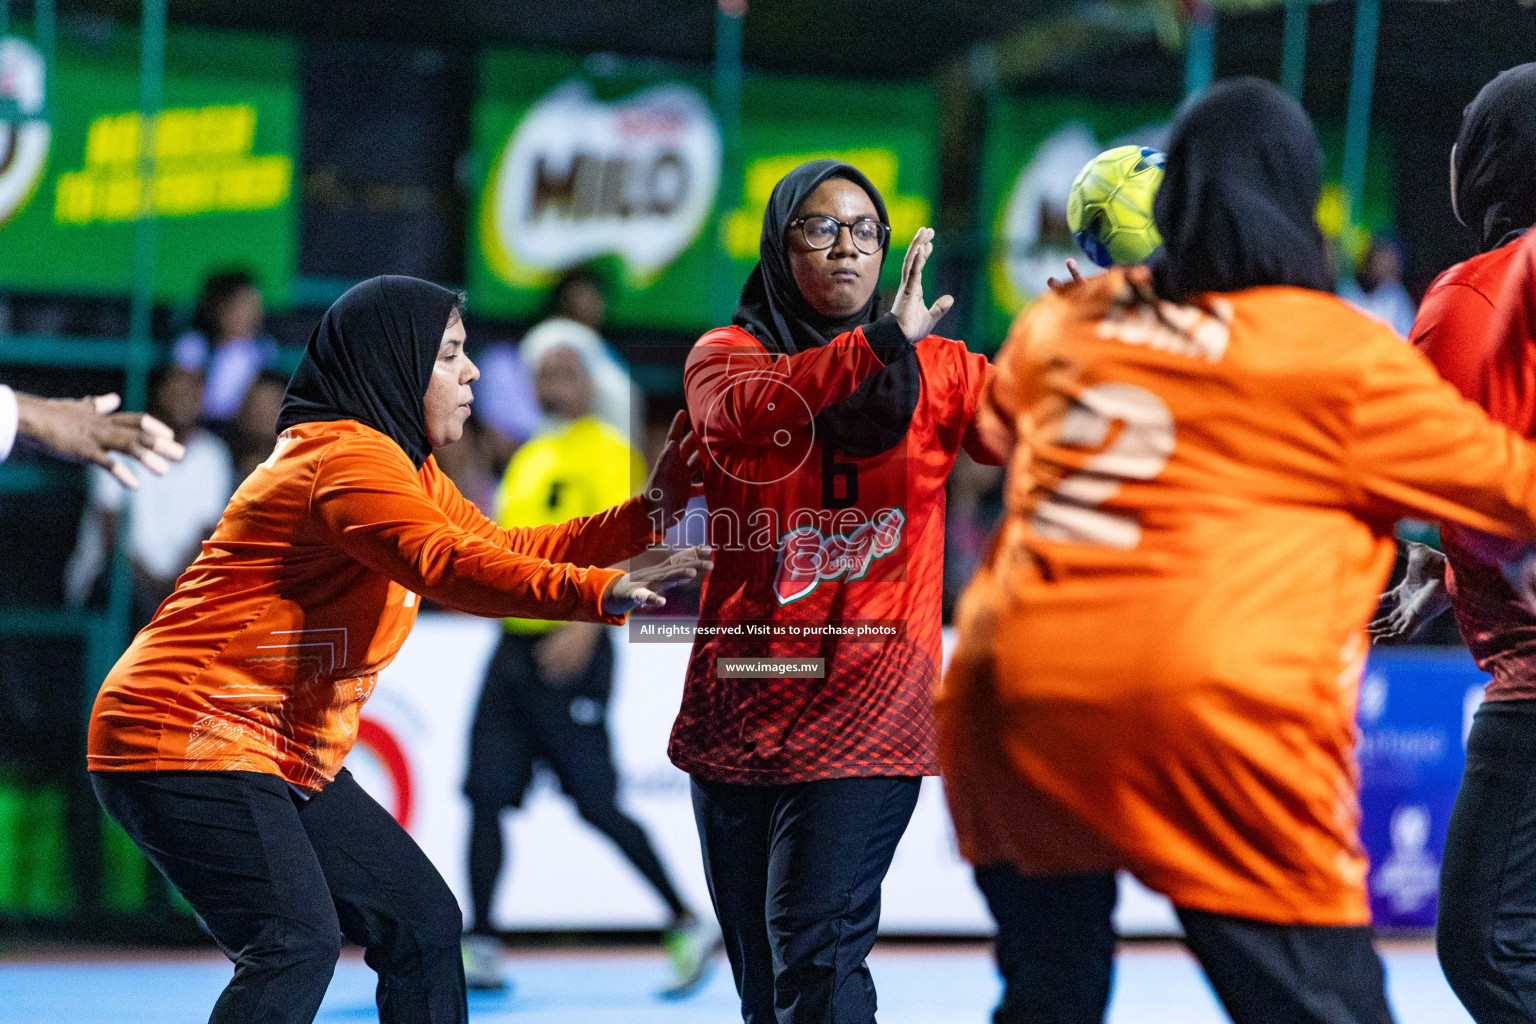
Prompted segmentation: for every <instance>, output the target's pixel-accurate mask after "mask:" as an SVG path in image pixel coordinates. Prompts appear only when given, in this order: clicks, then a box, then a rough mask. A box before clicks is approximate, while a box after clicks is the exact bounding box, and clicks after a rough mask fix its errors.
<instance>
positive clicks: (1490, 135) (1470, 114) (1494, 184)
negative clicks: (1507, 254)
mask: <svg viewBox="0 0 1536 1024" xmlns="http://www.w3.org/2000/svg"><path fill="white" fill-rule="evenodd" d="M1454 159H1455V162H1456V219H1457V220H1459V221H1461V222H1462V223H1463V224H1465V225H1466V226H1467V227H1469V228H1471V229H1472V230H1473V231H1476V232H1477V233H1478V247H1479V248H1480V249H1481V250H1482V251H1483V252H1487V251H1488V250H1490V249H1497V248H1498V247H1499V246H1501V245H1503V244H1504V243H1505V242H1507V241H1509V240H1510V239H1511V238H1515V237H1518V236H1519V235H1520V234H1521V233H1522V232H1524V231H1525V229H1526V228H1528V227H1530V226H1531V224H1532V223H1533V222H1536V64H1521V65H1520V66H1519V67H1513V68H1510V69H1509V70H1508V71H1505V72H1504V73H1503V74H1501V75H1499V77H1497V78H1495V79H1494V80H1493V81H1491V82H1489V83H1488V84H1487V85H1485V86H1483V88H1482V90H1481V91H1480V92H1479V93H1478V94H1477V96H1476V98H1475V99H1473V100H1472V102H1471V103H1468V104H1467V109H1466V110H1465V111H1463V112H1462V115H1461V131H1460V133H1458V134H1457V136H1456V154H1455V158H1454Z"/></svg>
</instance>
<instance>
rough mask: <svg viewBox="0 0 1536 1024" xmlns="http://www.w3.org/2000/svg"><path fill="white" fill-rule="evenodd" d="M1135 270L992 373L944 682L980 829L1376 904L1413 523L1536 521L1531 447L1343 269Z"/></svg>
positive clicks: (1060, 851) (1135, 862)
mask: <svg viewBox="0 0 1536 1024" xmlns="http://www.w3.org/2000/svg"><path fill="white" fill-rule="evenodd" d="M1130 280H1131V279H1129V278H1128V277H1127V276H1126V274H1125V273H1124V272H1120V271H1112V272H1110V273H1107V274H1104V275H1102V276H1100V277H1097V278H1094V279H1091V280H1090V281H1089V282H1087V283H1085V284H1083V285H1079V286H1077V287H1074V288H1072V289H1069V290H1068V291H1067V292H1066V293H1064V294H1061V295H1053V296H1050V297H1047V298H1045V299H1044V300H1042V301H1041V302H1039V303H1038V304H1037V305H1036V306H1035V307H1034V308H1033V309H1032V310H1031V311H1030V312H1028V313H1027V314H1026V315H1025V316H1024V317H1023V318H1022V319H1021V320H1020V321H1019V322H1018V323H1017V324H1016V325H1015V327H1014V330H1013V332H1012V334H1011V335H1010V338H1009V341H1008V343H1007V345H1006V346H1005V348H1004V350H1003V352H1002V353H1001V354H1000V356H999V359H998V364H997V371H996V374H995V375H994V379H993V381H992V383H991V384H990V385H989V387H988V389H987V392H986V395H985V397H984V405H985V406H986V408H987V410H988V411H989V413H990V415H993V416H995V417H996V418H997V419H998V420H999V421H1001V422H1002V423H1004V424H1006V425H1007V426H1008V428H1009V429H1010V431H1011V434H1012V439H1013V450H1012V454H1011V457H1010V464H1009V480H1008V485H1007V493H1006V514H1005V517H1004V520H1003V522H1002V524H1001V525H1000V527H999V531H998V534H997V536H996V537H995V538H994V542H993V546H992V550H991V552H990V555H989V558H988V561H987V563H986V565H985V566H984V567H983V569H982V570H981V571H980V573H979V574H978V576H977V578H976V580H975V581H974V582H973V584H972V586H971V587H970V589H969V590H968V591H967V593H966V595H965V597H964V599H963V600H962V602H961V605H960V608H959V611H958V616H957V617H958V620H959V626H960V640H959V644H958V648H957V650H956V653H955V655H954V659H953V661H952V664H951V667H950V669H949V671H948V673H947V675H946V677H945V680H944V683H943V685H942V687H941V688H940V692H939V696H938V700H937V710H938V717H939V741H940V763H941V767H942V769H943V771H944V774H945V776H946V787H947V789H946V791H947V793H948V795H949V800H950V804H951V810H952V813H953V816H954V820H955V824H956V828H957V832H958V835H959V839H960V843H961V847H962V851H963V852H964V854H965V855H966V857H967V858H968V859H970V860H971V861H973V862H974V863H977V864H987V863H997V862H1011V863H1013V864H1014V865H1016V866H1017V867H1019V868H1020V869H1022V870H1024V871H1026V872H1034V873H1063V872H1075V871H1096V870H1108V869H1114V868H1120V867H1125V868H1129V869H1130V870H1132V871H1133V872H1135V873H1136V874H1137V875H1138V876H1139V877H1140V878H1141V880H1142V881H1144V882H1145V883H1147V884H1148V885H1149V886H1151V887H1152V888H1154V889H1157V890H1159V891H1161V892H1163V893H1166V894H1167V895H1169V896H1170V897H1171V898H1172V899H1173V900H1174V902H1175V903H1177V904H1178V905H1180V906H1184V907H1190V908H1193V909H1199V910H1207V911H1212V912H1216V913H1224V914H1237V915H1241V916H1244V917H1249V918H1257V919H1260V920H1266V921H1272V922H1276V923H1285V924H1318V925H1349V924H1361V923H1364V922H1366V921H1368V920H1369V910H1368V906H1367V902H1366V895H1365V888H1364V881H1365V874H1366V859H1365V853H1364V850H1363V849H1362V847H1361V845H1360V842H1359V838H1358V820H1359V810H1358V804H1357V770H1356V764H1355V759H1354V742H1355V726H1354V714H1355V700H1356V684H1357V682H1358V678H1359V674H1360V670H1361V667H1362V665H1363V662H1364V658H1365V653H1366V649H1367V645H1366V640H1365V636H1364V627H1365V623H1366V621H1367V618H1368V616H1369V614H1370V613H1371V611H1372V609H1373V608H1374V607H1375V604H1376V599H1377V595H1378V594H1379V593H1380V589H1381V586H1382V584H1383V583H1384V581H1385V579H1386V576H1387V573H1388V571H1389V569H1390V567H1391V564H1392V561H1393V553H1394V541H1393V538H1392V534H1391V530H1392V526H1393V523H1394V522H1395V520H1396V519H1398V518H1399V517H1401V516H1404V515H1408V514H1414V515H1418V516H1421V517H1426V518H1443V519H1446V520H1450V521H1455V522H1460V523H1465V524H1468V525H1472V526H1475V527H1477V528H1478V529H1482V530H1487V531H1490V532H1493V533H1498V534H1501V535H1504V536H1508V537H1513V538H1516V539H1521V540H1528V539H1530V538H1531V537H1533V536H1536V459H1533V455H1532V451H1531V450H1530V449H1529V448H1527V446H1526V445H1525V443H1524V442H1523V441H1521V440H1520V439H1519V438H1518V437H1517V436H1516V435H1515V434H1513V433H1511V432H1510V431H1508V430H1507V429H1505V428H1503V427H1501V426H1498V425H1496V424H1494V423H1492V422H1490V421H1489V420H1488V418H1487V417H1486V416H1485V415H1483V414H1482V413H1481V412H1480V410H1478V409H1477V408H1475V407H1474V406H1472V405H1471V404H1470V403H1467V402H1464V401H1462V399H1461V397H1460V396H1459V395H1458V394H1457V393H1456V391H1455V390H1454V389H1453V388H1452V387H1451V386H1450V385H1448V384H1446V383H1445V382H1444V381H1442V380H1441V379H1440V378H1439V377H1438V376H1437V375H1436V374H1435V371H1434V369H1433V368H1432V367H1431V366H1430V364H1429V362H1428V361H1427V360H1425V359H1424V357H1423V356H1422V355H1420V354H1419V353H1418V352H1416V351H1414V350H1413V349H1412V348H1410V347H1409V346H1407V345H1404V344H1403V343H1402V342H1401V341H1400V340H1398V338H1397V337H1396V336H1395V335H1394V334H1393V333H1392V332H1391V331H1390V330H1389V329H1387V328H1386V327H1385V326H1383V325H1381V324H1379V323H1377V322H1376V321H1373V320H1370V319H1368V318H1366V317H1364V316H1362V315H1360V314H1358V313H1356V312H1354V311H1353V310H1352V309H1350V307H1348V306H1347V305H1345V304H1344V303H1343V302H1342V301H1340V300H1338V299H1336V298H1335V297H1333V296H1331V295H1327V294H1324V293H1321V292H1316V291H1311V290H1305V289H1299V288H1290V287H1259V288H1250V289H1246V290H1243V291H1238V292H1232V293H1230V294H1225V295H1209V296H1205V297H1203V298H1202V299H1200V300H1199V303H1198V305H1175V304H1172V303H1169V302H1166V301H1158V300H1155V299H1153V298H1152V297H1151V296H1150V294H1149V293H1148V292H1147V291H1146V290H1145V289H1144V288H1142V289H1138V288H1135V287H1132V285H1131V284H1130Z"/></svg>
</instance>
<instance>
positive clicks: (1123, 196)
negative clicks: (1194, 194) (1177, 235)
mask: <svg viewBox="0 0 1536 1024" xmlns="http://www.w3.org/2000/svg"><path fill="white" fill-rule="evenodd" d="M1165 160H1166V158H1165V157H1164V156H1163V154H1162V153H1159V152H1158V151H1157V150H1155V149H1148V148H1147V147H1145V146H1116V147H1115V148H1114V149H1108V150H1105V151H1104V152H1102V153H1100V154H1099V155H1098V156H1096V157H1094V158H1093V159H1092V160H1090V161H1088V163H1087V165H1086V166H1084V167H1083V169H1082V171H1081V172H1079V174H1078V176H1077V180H1076V181H1074V182H1073V183H1072V194H1071V195H1070V196H1068V197H1067V227H1069V228H1071V229H1072V237H1073V238H1075V239H1077V244H1078V246H1079V247H1080V248H1081V249H1082V250H1083V252H1085V253H1086V254H1087V255H1088V258H1089V259H1091V260H1093V262H1095V263H1097V264H1098V265H1099V266H1101V267H1129V266H1134V265H1136V264H1137V263H1144V262H1146V259H1147V257H1148V256H1151V255H1152V251H1153V250H1154V249H1156V248H1157V247H1158V246H1160V245H1162V244H1163V239H1162V236H1161V235H1159V234H1158V233H1157V228H1156V227H1155V226H1154V225H1153V223H1152V199H1153V197H1154V196H1156V195H1157V187H1158V186H1159V185H1161V184H1162V183H1163V163H1164V161H1165Z"/></svg>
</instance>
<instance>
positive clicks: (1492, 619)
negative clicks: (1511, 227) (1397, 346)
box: [1411, 238, 1536, 700]
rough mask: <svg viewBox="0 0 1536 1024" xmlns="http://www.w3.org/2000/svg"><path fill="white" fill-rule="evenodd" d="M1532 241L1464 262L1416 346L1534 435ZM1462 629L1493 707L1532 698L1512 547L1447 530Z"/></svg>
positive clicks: (1502, 418)
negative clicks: (1529, 305)
mask: <svg viewBox="0 0 1536 1024" xmlns="http://www.w3.org/2000/svg"><path fill="white" fill-rule="evenodd" d="M1532 241H1533V238H1527V240H1526V241H1524V242H1516V243H1510V244H1508V245H1503V246H1500V247H1499V248H1497V249H1493V250H1491V251H1489V252H1485V253H1482V254H1480V255H1477V256H1474V257H1472V258H1471V259H1469V260H1467V261H1465V262H1463V263H1458V264H1456V266H1454V267H1451V268H1450V269H1449V270H1447V271H1446V272H1445V273H1443V274H1441V275H1440V276H1439V277H1437V278H1436V279H1435V281H1434V283H1433V284H1431V285H1430V287H1429V290H1428V291H1427V292H1425V293H1424V302H1423V304H1422V305H1421V306H1420V307H1419V315H1418V317H1417V318H1416V319H1415V320H1414V323H1413V334H1412V339H1411V340H1412V341H1413V343H1414V344H1415V345H1417V346H1418V347H1419V349H1420V350H1421V351H1422V352H1423V353H1424V354H1425V355H1426V356H1428V357H1429V359H1430V361H1431V362H1433V363H1434V364H1435V368H1436V369H1437V370H1439V371H1440V375H1441V376H1442V377H1444V378H1445V379H1446V380H1448V381H1450V382H1451V383H1452V384H1454V385H1456V388H1457V390H1459V391H1460V392H1461V393H1462V395H1463V396H1464V397H1466V398H1468V399H1471V400H1472V401H1474V402H1476V403H1477V404H1478V405H1480V406H1482V407H1483V408H1484V409H1486V410H1487V411H1488V415H1489V416H1490V417H1492V418H1493V419H1495V420H1497V421H1498V422H1500V423H1503V424H1504V425H1505V426H1507V427H1509V428H1511V429H1513V430H1515V431H1517V432H1519V433H1520V434H1523V435H1524V436H1526V437H1533V436H1536V336H1533V335H1532V334H1531V333H1530V331H1531V328H1532V327H1536V324H1531V323H1526V322H1522V318H1521V313H1522V310H1521V309H1520V308H1519V304H1518V303H1515V302H1513V301H1511V300H1512V299H1513V298H1514V296H1513V295H1512V294H1511V291H1512V289H1514V288H1516V287H1517V286H1519V284H1520V282H1522V281H1523V282H1525V283H1526V284H1528V285H1529V284H1531V283H1532V281H1533V263H1532V253H1531V251H1530V247H1531V242H1532ZM1441 538H1442V541H1443V544H1444V547H1445V553H1446V557H1447V558H1448V559H1449V560H1450V571H1449V572H1448V573H1447V574H1446V582H1447V584H1448V585H1449V588H1450V593H1451V602H1452V607H1453V609H1454V611H1455V613H1456V624H1457V625H1458V626H1459V627H1460V628H1461V635H1462V637H1463V639H1465V640H1466V642H1467V647H1468V649H1469V650H1470V651H1471V652H1472V657H1473V659H1474V660H1475V661H1476V662H1477V665H1478V667H1479V668H1481V669H1482V670H1483V671H1484V672H1487V673H1488V674H1489V675H1491V676H1492V677H1493V678H1492V680H1491V681H1490V682H1489V684H1488V692H1487V699H1488V700H1517V699H1524V698H1530V697H1536V616H1533V615H1532V614H1531V613H1530V611H1528V610H1527V609H1526V607H1525V605H1524V604H1522V603H1521V601H1520V599H1519V598H1518V597H1517V596H1516V595H1515V592H1514V590H1513V589H1512V588H1511V587H1510V585H1509V583H1508V581H1506V580H1505V579H1504V574H1503V573H1502V572H1501V571H1500V570H1499V566H1498V562H1499V560H1500V558H1501V557H1505V556H1508V555H1509V554H1510V553H1511V542H1508V541H1504V540H1503V539H1502V538H1495V537H1490V536H1488V535H1486V534H1479V533H1477V532H1476V531H1473V530H1468V529H1465V528H1461V527H1454V526H1450V525H1447V526H1443V527H1441Z"/></svg>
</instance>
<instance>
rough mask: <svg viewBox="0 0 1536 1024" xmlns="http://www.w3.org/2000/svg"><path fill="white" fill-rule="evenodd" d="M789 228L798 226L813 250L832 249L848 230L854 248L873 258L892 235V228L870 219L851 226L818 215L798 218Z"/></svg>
mask: <svg viewBox="0 0 1536 1024" xmlns="http://www.w3.org/2000/svg"><path fill="white" fill-rule="evenodd" d="M789 226H790V227H792V228H793V227H796V226H798V227H799V228H800V233H801V234H802V235H804V236H805V244H806V245H808V246H810V247H811V248H812V249H830V248H832V245H833V243H835V242H836V241H837V236H838V234H839V232H841V231H842V229H843V228H847V229H848V234H849V236H850V237H851V238H852V239H853V247H854V248H855V249H857V250H859V252H861V253H863V254H864V255H866V256H873V255H874V254H875V253H877V252H879V251H880V250H881V249H883V248H884V247H885V240H886V239H887V238H889V237H890V235H891V229H890V228H888V227H886V226H885V225H884V224H882V223H880V222H879V221H878V220H874V219H872V218H869V217H865V218H862V219H860V220H856V221H854V222H853V223H852V224H850V223H848V222H847V221H845V220H838V219H837V218H836V217H828V216H826V215H825V214H816V215H815V216H813V217H798V218H796V219H795V220H792V221H790V222H789Z"/></svg>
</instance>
